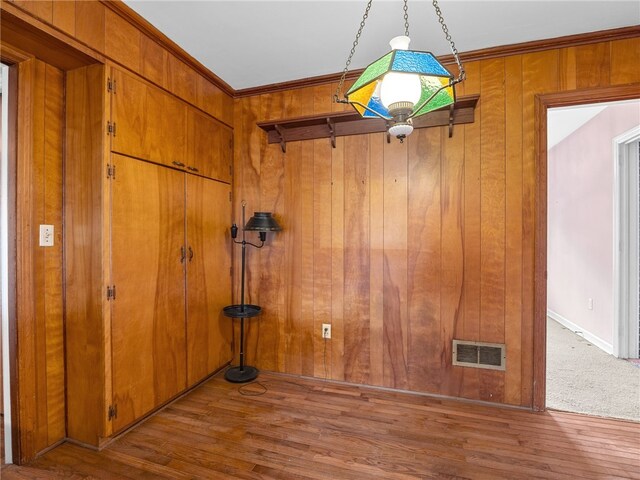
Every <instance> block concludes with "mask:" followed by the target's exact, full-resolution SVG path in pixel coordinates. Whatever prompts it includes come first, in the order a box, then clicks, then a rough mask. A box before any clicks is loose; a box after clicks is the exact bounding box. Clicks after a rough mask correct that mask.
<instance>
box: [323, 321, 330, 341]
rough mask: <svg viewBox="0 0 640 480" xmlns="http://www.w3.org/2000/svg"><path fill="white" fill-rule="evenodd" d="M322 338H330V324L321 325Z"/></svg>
mask: <svg viewBox="0 0 640 480" xmlns="http://www.w3.org/2000/svg"><path fill="white" fill-rule="evenodd" d="M322 338H331V324H330V323H323V324H322Z"/></svg>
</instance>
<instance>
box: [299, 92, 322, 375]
mask: <svg viewBox="0 0 640 480" xmlns="http://www.w3.org/2000/svg"><path fill="white" fill-rule="evenodd" d="M297 96H298V100H297V103H298V105H299V108H300V110H299V111H300V114H301V115H304V114H305V112H312V111H313V110H314V108H315V96H314V91H313V88H305V89H303V90H301V91H300V92H298V94H297ZM299 143H300V147H301V149H302V155H301V158H300V160H301V162H300V165H299V169H300V170H299V172H300V173H299V176H298V178H297V179H294V182H297V187H296V189H297V190H299V195H300V202H299V203H300V207H299V208H300V238H299V240H298V249H299V252H300V253H299V255H300V261H299V262H298V272H297V276H298V278H299V279H300V282H299V284H300V322H301V328H300V329H299V331H300V335H299V336H300V337H301V338H300V341H301V342H300V356H301V365H300V372H301V373H302V375H307V376H310V375H313V372H314V354H313V347H314V338H315V337H317V336H319V335H320V330H315V328H314V320H313V293H314V289H313V265H314V260H313V257H314V248H313V237H314V228H313V227H314V225H313V207H314V205H313V198H314V192H313V189H314V185H315V183H314V180H313V174H314V162H313V157H314V150H313V148H309V147H312V145H306V144H305V143H304V142H299Z"/></svg>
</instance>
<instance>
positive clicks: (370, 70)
mask: <svg viewBox="0 0 640 480" xmlns="http://www.w3.org/2000/svg"><path fill="white" fill-rule="evenodd" d="M392 57H393V51H391V52H389V53H387V54H386V55H385V56H383V57H380V58H379V59H378V60H376V61H375V62H373V63H372V64H371V65H369V66H368V67H367V68H365V70H364V72H362V75H360V76H359V77H358V79H357V80H356V81H355V82H354V84H353V85H352V86H351V88H350V89H349V90H348V91H347V95H349V94H350V93H352V92H355V91H356V90H358V89H359V88H361V87H362V86H364V85H366V84H367V83H370V82H372V81H374V80H375V79H376V78H378V77H379V76H380V75H382V74H384V73H385V72H386V71H387V70H389V65H391V59H392Z"/></svg>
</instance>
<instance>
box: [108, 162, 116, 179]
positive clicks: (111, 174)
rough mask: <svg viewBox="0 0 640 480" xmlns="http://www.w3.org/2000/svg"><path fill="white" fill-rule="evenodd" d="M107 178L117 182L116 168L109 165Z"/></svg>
mask: <svg viewBox="0 0 640 480" xmlns="http://www.w3.org/2000/svg"><path fill="white" fill-rule="evenodd" d="M107 178H111V179H113V180H115V178H116V166H115V165H111V164H109V163H107Z"/></svg>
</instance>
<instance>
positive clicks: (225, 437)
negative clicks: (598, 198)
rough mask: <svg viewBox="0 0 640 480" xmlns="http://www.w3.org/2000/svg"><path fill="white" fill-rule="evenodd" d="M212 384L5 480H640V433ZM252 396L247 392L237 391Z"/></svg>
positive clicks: (557, 417) (337, 389) (289, 387)
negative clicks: (103, 443) (120, 431)
mask: <svg viewBox="0 0 640 480" xmlns="http://www.w3.org/2000/svg"><path fill="white" fill-rule="evenodd" d="M260 381H261V382H262V384H263V385H264V386H265V387H266V388H267V391H266V393H264V394H263V395H260V396H245V395H242V394H241V393H240V391H239V386H238V385H236V384H230V383H227V382H225V381H224V379H223V378H222V377H221V376H218V377H216V378H213V379H211V380H210V381H208V382H207V383H205V384H203V385H202V386H201V387H199V388H198V389H196V390H195V391H193V392H192V393H190V394H189V395H187V396H185V397H183V398H181V399H179V400H177V401H176V402H174V403H173V404H171V405H169V406H167V407H166V408H165V409H163V410H162V411H161V412H159V413H157V414H156V415H154V416H152V417H151V418H149V419H148V420H146V421H145V422H144V423H142V424H140V425H139V426H137V427H136V428H134V429H133V430H131V431H130V432H128V433H126V434H124V435H123V436H122V437H120V438H119V439H117V440H116V441H114V442H112V443H111V444H110V445H108V446H107V447H106V448H105V449H104V450H102V451H101V452H95V451H91V450H86V449H84V448H81V447H79V446H76V445H72V444H64V445H61V446H60V447H58V448H55V449H54V450H52V451H50V452H48V453H47V454H45V455H43V456H42V457H40V458H38V459H37V460H36V461H35V462H33V463H32V464H30V465H28V466H24V467H15V466H10V467H7V468H4V469H3V470H2V478H3V479H7V480H13V479H20V480H21V479H25V478H42V479H56V478H71V479H86V478H96V479H134V478H135V479H140V478H142V479H147V478H148V479H152V478H153V479H162V478H173V479H187V478H189V479H198V478H207V479H245V480H254V479H286V480H323V479H332V480H333V479H337V480H361V479H385V480H394V479H397V480H411V479H429V478H437V479H483V480H484V479H487V480H494V479H508V480H517V479H536V478H539V479H553V480H556V479H573V478H584V479H599V478H626V479H638V480H640V424H639V423H634V422H628V421H617V420H612V419H602V418H597V417H588V416H584V415H576V414H571V413H564V412H554V411H549V412H545V413H534V412H530V411H525V410H518V409H513V408H505V407H494V406H490V405H484V404H476V403H471V402H464V401H455V400H448V399H442V398H434V397H428V396H424V395H416V394H411V393H403V392H394V391H386V390H383V389H375V388H371V387H359V386H353V385H346V384H339V383H333V382H323V381H321V380H314V379H307V378H296V377H291V376H286V375H278V374H269V373H263V374H261V376H260ZM241 388H242V391H243V392H245V393H247V392H248V393H254V394H255V393H258V392H259V390H260V389H259V387H258V386H257V385H250V386H244V387H241Z"/></svg>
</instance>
